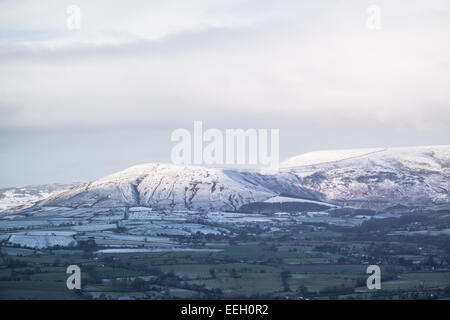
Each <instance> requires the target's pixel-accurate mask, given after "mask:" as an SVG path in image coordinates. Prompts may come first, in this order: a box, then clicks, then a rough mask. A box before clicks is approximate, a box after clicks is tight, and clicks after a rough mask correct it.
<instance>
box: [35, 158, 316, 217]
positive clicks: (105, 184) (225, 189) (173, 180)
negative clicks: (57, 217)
mask: <svg viewBox="0 0 450 320" xmlns="http://www.w3.org/2000/svg"><path fill="white" fill-rule="evenodd" d="M277 195H288V196H293V197H303V198H309V199H320V195H319V194H318V193H316V192H314V191H310V190H307V189H305V188H304V187H303V186H302V185H301V184H300V183H299V179H298V178H297V176H295V175H294V174H291V173H280V174H278V175H262V174H259V173H256V172H244V171H233V170H224V169H215V168H204V167H197V166H181V165H171V164H144V165H138V166H134V167H131V168H129V169H127V170H124V171H121V172H119V173H116V174H113V175H110V176H108V177H105V178H102V179H99V180H96V181H94V182H91V183H88V184H84V185H81V186H78V187H75V188H73V189H71V190H68V191H66V192H64V193H62V194H59V195H56V196H52V197H49V198H48V199H46V200H44V201H41V202H40V203H39V205H41V206H67V207H121V206H147V207H152V208H156V209H179V210H181V209H182V210H202V211H214V210H227V211H236V210H238V209H239V208H240V207H241V206H242V205H244V204H248V203H251V202H259V201H264V200H267V199H269V198H271V197H273V196H277Z"/></svg>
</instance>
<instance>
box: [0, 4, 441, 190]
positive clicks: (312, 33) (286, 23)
mask: <svg viewBox="0 0 450 320" xmlns="http://www.w3.org/2000/svg"><path fill="white" fill-rule="evenodd" d="M71 5H75V6H76V7H77V8H79V9H80V14H81V15H80V17H81V19H80V25H79V26H80V28H79V29H73V28H69V27H68V19H69V21H73V20H70V19H71V18H72V17H73V16H72V15H71V12H69V13H68V12H67V8H68V7H69V6H71ZM374 5H375V6H376V8H378V9H379V16H377V25H376V26H377V27H376V28H373V27H371V26H372V25H368V24H367V21H368V19H370V18H371V17H373V16H372V13H373V12H372V11H370V9H369V11H368V8H370V6H372V8H373V6H374ZM378 18H379V19H378ZM449 33H450V2H449V1H447V0H397V1H384V0H380V1H364V0H347V1H339V0H316V1H303V0H292V1H290V0H281V1H268V0H240V1H237V0H223V1H222V0H214V1H212V0H208V1H207V0H179V1H171V0H164V1H162V0H157V1H156V0H150V1H136V0H135V1H111V0H109V1H106V0H105V1H103V0H98V1H79V0H71V1H65V0H57V1H56V0H55V1H50V0H42V1H32V0H30V1H22V0H13V1H8V0H0V188H1V187H11V186H18V185H30V184H43V183H52V182H79V181H89V180H93V179H96V178H99V177H101V176H104V175H106V174H110V173H113V172H115V171H118V170H122V169H125V168H127V167H129V166H131V165H135V164H139V163H145V162H169V161H170V150H171V148H172V146H173V142H171V141H170V135H171V132H173V130H175V129H177V128H187V129H189V130H192V127H193V122H194V121H195V120H201V121H203V124H204V126H205V127H209V128H219V129H227V128H244V129H246V128H267V129H271V128H275V129H279V130H280V158H281V160H284V159H286V158H288V157H290V156H294V155H297V154H300V153H303V152H308V151H313V150H322V149H340V148H360V147H361V148H362V147H389V146H396V147H398V146H415V145H438V144H449V137H450V105H449V104H450V90H449V88H450V41H449V40H448V39H449Z"/></svg>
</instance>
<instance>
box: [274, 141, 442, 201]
mask: <svg viewBox="0 0 450 320" xmlns="http://www.w3.org/2000/svg"><path fill="white" fill-rule="evenodd" d="M281 167H282V168H284V170H285V171H287V172H291V173H294V174H296V175H297V176H298V177H299V179H300V181H301V184H302V185H303V186H304V187H306V188H310V189H312V190H315V191H318V192H321V193H322V194H324V196H325V199H326V200H327V201H330V202H333V203H338V204H341V205H347V206H353V207H366V208H372V209H385V208H387V207H390V206H393V205H397V204H401V205H406V206H423V205H428V204H434V203H445V202H450V146H429V147H410V148H385V149H357V150H343V151H326V152H323V151H321V152H316V153H315V152H312V153H308V154H305V155H300V156H297V157H293V158H291V159H288V160H287V161H286V162H284V163H282V164H281Z"/></svg>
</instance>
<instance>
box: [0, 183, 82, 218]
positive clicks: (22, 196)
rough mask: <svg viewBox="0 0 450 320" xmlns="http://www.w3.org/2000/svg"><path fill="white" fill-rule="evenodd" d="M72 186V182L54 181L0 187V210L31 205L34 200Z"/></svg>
mask: <svg viewBox="0 0 450 320" xmlns="http://www.w3.org/2000/svg"><path fill="white" fill-rule="evenodd" d="M73 186H74V185H73V184H59V183H54V184H44V185H38V186H24V187H15V188H4V189H0V211H3V210H8V209H12V208H16V207H24V206H28V205H32V204H33V203H35V202H36V201H39V200H42V199H45V198H47V197H49V196H50V195H52V194H55V193H58V192H60V191H63V190H66V189H69V188H71V187H73Z"/></svg>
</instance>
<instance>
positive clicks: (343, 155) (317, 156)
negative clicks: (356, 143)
mask: <svg viewBox="0 0 450 320" xmlns="http://www.w3.org/2000/svg"><path fill="white" fill-rule="evenodd" d="M383 150H386V149H385V148H371V149H369V148H368V149H344V150H322V151H314V152H308V153H304V154H301V155H299V156H295V157H292V158H289V159H287V160H286V161H284V162H283V163H282V164H281V167H282V168H295V167H300V166H308V165H317V164H321V163H329V162H335V161H341V160H345V159H349V158H355V157H362V156H365V155H369V154H372V153H375V152H380V151H383Z"/></svg>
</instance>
